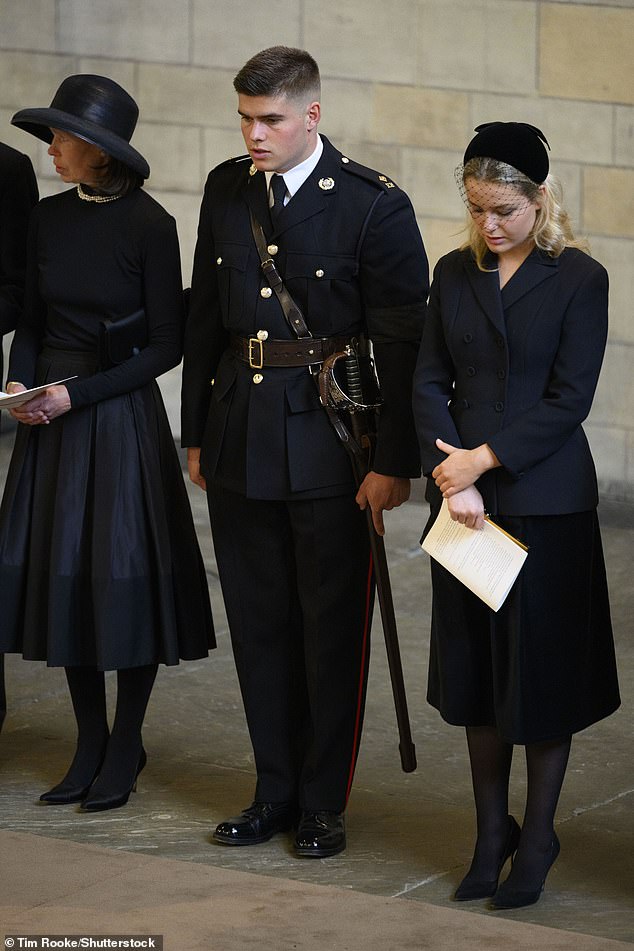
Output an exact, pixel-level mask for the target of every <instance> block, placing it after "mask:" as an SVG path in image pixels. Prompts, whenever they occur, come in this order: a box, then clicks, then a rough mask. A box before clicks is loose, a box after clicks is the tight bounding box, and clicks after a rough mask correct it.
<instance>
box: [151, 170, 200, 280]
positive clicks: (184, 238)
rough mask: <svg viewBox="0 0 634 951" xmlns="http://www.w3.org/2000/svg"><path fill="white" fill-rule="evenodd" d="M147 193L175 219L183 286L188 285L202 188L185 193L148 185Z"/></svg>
mask: <svg viewBox="0 0 634 951" xmlns="http://www.w3.org/2000/svg"><path fill="white" fill-rule="evenodd" d="M148 193H149V194H150V195H152V197H153V198H155V199H156V201H158V202H159V204H161V205H162V206H163V208H165V209H166V211H169V213H170V214H171V215H173V216H174V218H175V219H176V226H177V228H178V240H179V243H180V249H181V267H182V270H183V286H184V287H188V286H189V284H190V283H191V276H192V261H193V259H194V247H195V245H196V232H197V230H198V216H199V213H200V200H201V198H202V188H201V191H200V193H196V194H187V193H185V192H174V191H159V190H154V189H152V188H149V187H148Z"/></svg>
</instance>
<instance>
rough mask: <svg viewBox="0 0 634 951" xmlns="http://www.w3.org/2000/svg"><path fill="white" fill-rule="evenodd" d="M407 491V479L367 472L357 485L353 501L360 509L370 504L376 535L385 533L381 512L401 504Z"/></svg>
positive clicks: (408, 486)
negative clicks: (357, 488) (357, 489)
mask: <svg viewBox="0 0 634 951" xmlns="http://www.w3.org/2000/svg"><path fill="white" fill-rule="evenodd" d="M409 493H410V481H409V479H401V478H399V477H398V476H386V475H381V474H380V473H378V472H368V474H367V476H366V477H365V479H364V480H363V482H362V483H361V485H360V486H359V491H358V492H357V495H356V500H355V501H356V503H357V505H358V506H359V508H360V509H365V508H366V507H367V506H368V505H369V506H370V509H371V510H372V521H373V523H374V529H375V531H376V533H377V535H385V526H384V524H383V512H384V511H390V510H391V509H394V508H396V507H397V506H398V505H402V504H403V502H407V500H408V499H409Z"/></svg>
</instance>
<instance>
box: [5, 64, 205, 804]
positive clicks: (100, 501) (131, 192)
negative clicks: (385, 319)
mask: <svg viewBox="0 0 634 951" xmlns="http://www.w3.org/2000/svg"><path fill="white" fill-rule="evenodd" d="M137 116H138V108H137V105H136V103H135V102H134V100H133V99H132V97H131V96H129V95H128V93H127V92H126V91H125V90H124V89H122V88H121V86H119V85H118V84H117V83H115V82H113V81H112V80H110V79H107V78H105V77H103V76H93V75H78V76H70V77H69V78H68V79H66V80H64V82H63V83H62V85H61V86H60V88H59V89H58V91H57V93H56V94H55V97H54V99H53V102H52V103H51V106H50V108H46V109H23V110H21V111H20V112H18V113H16V115H15V116H14V117H13V119H12V122H13V124H14V125H17V126H19V127H20V128H22V129H24V130H26V131H27V132H30V133H31V134H33V135H35V136H37V137H38V138H40V139H43V140H44V141H46V142H50V147H49V150H48V151H49V154H50V155H51V156H52V158H53V161H54V163H55V169H56V171H57V173H58V175H59V176H60V178H61V179H62V180H63V181H64V182H68V183H74V184H75V186H76V187H74V188H72V189H71V190H68V191H65V192H63V193H62V194H60V195H55V196H52V197H50V198H46V199H44V200H43V201H41V202H40V204H39V205H38V206H37V208H36V209H35V211H34V213H33V218H32V221H31V228H30V235H29V254H28V268H27V280H26V300H25V313H24V317H23V319H22V321H21V323H20V324H19V326H18V329H17V330H16V334H15V338H14V342H13V346H12V348H11V356H10V365H9V373H8V376H9V381H10V382H8V383H7V384H6V389H7V391H8V392H9V393H18V392H21V391H22V390H24V389H25V388H29V387H32V386H35V385H41V384H47V383H50V384H51V385H50V386H48V387H47V388H46V390H45V391H44V392H43V393H42V394H40V395H37V396H35V397H34V398H32V399H30V400H29V401H28V402H25V403H23V404H22V405H20V406H17V407H15V408H14V409H12V410H11V412H12V413H13V415H14V416H15V418H16V419H17V420H18V421H19V422H20V423H21V424H22V425H20V426H19V427H18V434H17V437H16V444H15V449H14V453H13V457H12V460H11V465H10V468H9V473H8V476H7V484H6V489H5V494H4V498H3V501H2V508H1V510H0V601H1V603H2V606H3V621H2V623H1V624H0V650H2V651H5V652H19V653H22V655H23V656H24V657H25V658H27V659H30V660H46V661H47V663H48V664H49V666H63V667H64V668H65V669H66V676H67V679H68V684H69V688H70V693H71V698H72V703H73V709H74V712H75V716H76V719H77V724H78V742H77V749H76V753H75V756H74V759H73V761H72V763H71V765H70V768H69V770H68V772H67V774H66V776H65V777H64V779H63V780H62V781H61V783H59V784H58V785H57V786H55V787H54V788H53V789H51V790H49V791H48V792H46V793H44V794H43V795H42V796H41V797H40V798H41V799H42V800H44V801H45V802H49V803H72V802H81V803H82V804H83V808H84V809H86V810H89V811H96V810H101V809H110V808H113V807H115V806H120V805H123V804H124V803H125V802H126V801H127V799H128V796H129V794H130V791H131V789H132V788H133V786H134V784H135V781H136V777H137V775H138V773H139V772H140V771H141V769H143V766H144V765H145V761H146V755H145V750H144V748H143V745H142V740H141V727H142V723H143V718H144V715H145V709H146V706H147V702H148V700H149V697H150V693H151V690H152V686H153V683H154V678H155V676H156V670H157V664H159V663H164V664H177V663H178V662H179V659H194V658H200V657H203V656H206V655H207V652H208V649H209V648H210V647H212V646H214V635H213V626H212V621H211V612H210V608H209V599H208V591H207V584H206V579H205V572H204V568H203V564H202V559H201V556H200V551H199V549H198V545H197V541H196V536H195V532H194V527H193V522H192V518H191V512H190V509H189V505H188V501H187V496H186V492H185V487H184V483H183V480H182V475H181V470H180V465H179V461H178V457H177V454H176V451H175V448H174V443H173V440H172V436H171V433H170V430H169V424H168V421H167V417H166V414H165V409H164V406H163V403H162V400H161V396H160V393H159V389H158V387H157V384H156V377H157V376H159V375H160V374H161V373H164V372H165V371H166V370H169V369H170V368H171V367H173V366H176V365H177V364H178V362H179V360H180V356H181V333H182V323H183V316H184V315H183V303H182V300H183V298H182V286H181V273H180V258H179V249H178V238H177V234H176V226H175V222H174V219H173V218H172V217H171V216H170V215H169V214H167V212H166V211H165V210H164V209H163V208H162V207H161V206H160V205H158V204H157V203H156V202H155V201H154V200H153V199H152V198H150V196H149V195H148V194H147V193H146V192H144V191H143V189H142V187H141V186H142V185H143V182H144V180H145V179H146V178H147V177H148V175H149V171H150V170H149V166H148V164H147V162H146V161H145V159H144V158H143V156H142V155H140V154H139V152H137V151H136V149H134V148H133V147H132V146H131V145H130V137H131V135H132V132H133V131H134V128H135V125H136V120H137ZM60 380H63V381H64V382H62V383H60V382H57V381H60ZM106 670H117V672H118V676H117V706H116V712H115V717H114V722H113V725H112V730H110V729H109V727H108V721H107V716H106V695H105V684H104V671H106Z"/></svg>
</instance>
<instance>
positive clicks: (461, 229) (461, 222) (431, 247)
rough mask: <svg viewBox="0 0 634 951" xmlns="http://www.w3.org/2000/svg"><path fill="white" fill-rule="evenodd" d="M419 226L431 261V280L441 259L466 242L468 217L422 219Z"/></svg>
mask: <svg viewBox="0 0 634 951" xmlns="http://www.w3.org/2000/svg"><path fill="white" fill-rule="evenodd" d="M418 223H419V226H420V230H421V234H422V236H423V241H424V242H425V250H426V251H427V257H428V259H429V277H430V279H431V277H432V275H433V273H434V268H435V266H436V264H437V263H438V261H439V259H440V258H441V257H442V256H443V255H445V254H449V252H450V251H453V250H454V248H459V247H460V245H461V244H462V243H463V242H464V241H465V240H466V237H467V232H466V230H465V224H466V215H464V216H463V217H462V218H460V219H458V218H425V217H423V218H420V219H419V222H418Z"/></svg>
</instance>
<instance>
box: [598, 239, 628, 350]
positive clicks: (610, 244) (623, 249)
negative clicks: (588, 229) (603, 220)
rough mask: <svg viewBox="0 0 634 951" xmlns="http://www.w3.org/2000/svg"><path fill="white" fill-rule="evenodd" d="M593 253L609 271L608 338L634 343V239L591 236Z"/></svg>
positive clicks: (619, 341)
mask: <svg viewBox="0 0 634 951" xmlns="http://www.w3.org/2000/svg"><path fill="white" fill-rule="evenodd" d="M591 251H592V256H593V257H595V258H596V259H597V261H600V262H601V264H603V266H604V267H605V268H607V271H608V274H609V275H610V340H612V341H613V342H615V343H617V342H618V343H627V344H630V345H632V344H634V321H633V320H632V302H633V301H634V267H632V262H633V261H634V241H627V240H625V239H624V238H600V237H596V238H593V239H592V243H591Z"/></svg>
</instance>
